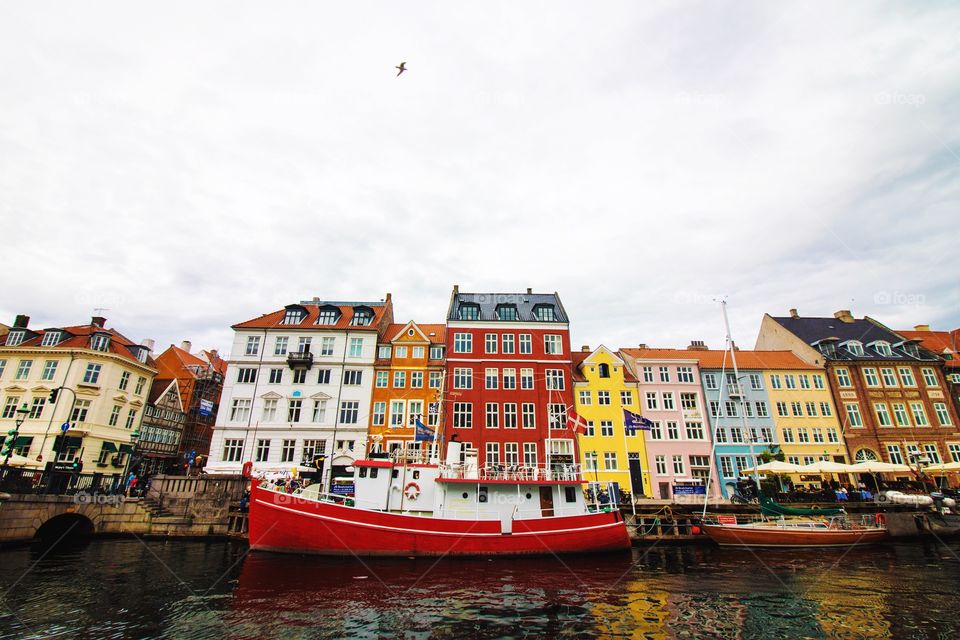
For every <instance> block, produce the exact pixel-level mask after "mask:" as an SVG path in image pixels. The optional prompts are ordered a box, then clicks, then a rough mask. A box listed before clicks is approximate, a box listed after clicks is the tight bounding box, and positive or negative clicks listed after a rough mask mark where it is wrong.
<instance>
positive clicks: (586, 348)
mask: <svg viewBox="0 0 960 640" xmlns="http://www.w3.org/2000/svg"><path fill="white" fill-rule="evenodd" d="M580 351H583V352H584V353H590V345H588V344H585V345H583V346H582V347H580Z"/></svg>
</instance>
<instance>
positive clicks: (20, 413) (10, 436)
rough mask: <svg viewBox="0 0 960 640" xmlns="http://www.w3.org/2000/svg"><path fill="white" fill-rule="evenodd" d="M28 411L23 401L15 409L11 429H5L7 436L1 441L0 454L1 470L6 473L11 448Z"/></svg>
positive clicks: (18, 435)
mask: <svg viewBox="0 0 960 640" xmlns="http://www.w3.org/2000/svg"><path fill="white" fill-rule="evenodd" d="M29 413H30V409H28V408H27V403H26V402H24V403H23V405H22V406H21V407H20V408H19V409H17V411H16V415H17V417H16V421H15V422H14V424H15V425H16V426H14V428H13V429H10V430H9V431H7V437H6V438H5V439H4V441H3V449H2V451H0V455H2V456H3V471H4V473H6V470H7V466H8V465H9V464H10V456H12V455H13V448H14V445H15V444H16V442H17V438H18V437H20V425H22V424H23V421H24V420H26V419H27V415H28V414H29Z"/></svg>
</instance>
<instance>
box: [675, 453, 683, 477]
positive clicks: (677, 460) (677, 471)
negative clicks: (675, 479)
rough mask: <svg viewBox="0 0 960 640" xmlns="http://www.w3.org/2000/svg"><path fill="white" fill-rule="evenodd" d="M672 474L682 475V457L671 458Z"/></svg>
mask: <svg viewBox="0 0 960 640" xmlns="http://www.w3.org/2000/svg"><path fill="white" fill-rule="evenodd" d="M673 473H674V475H678V476H682V475H683V473H684V471H683V456H673Z"/></svg>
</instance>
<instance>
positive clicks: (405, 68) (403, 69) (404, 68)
mask: <svg viewBox="0 0 960 640" xmlns="http://www.w3.org/2000/svg"><path fill="white" fill-rule="evenodd" d="M394 69H400V71H397V76H399V75H400V74H401V73H403V72H404V71H406V70H407V63H406V62H401V63H400V64H399V65H397V66H395V67H394Z"/></svg>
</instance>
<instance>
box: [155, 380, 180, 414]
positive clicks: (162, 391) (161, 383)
mask: <svg viewBox="0 0 960 640" xmlns="http://www.w3.org/2000/svg"><path fill="white" fill-rule="evenodd" d="M176 384H177V381H176V380H174V379H172V378H155V379H154V380H153V384H152V385H151V386H150V395H148V396H147V403H148V404H152V405H156V404H157V401H158V400H160V399H161V398H162V397H163V396H164V395H166V393H167V392H168V391H169V390H170V387H171V386H173V387H174V389H177V390H178V393H177V394H176V395H177V404H179V405H180V408H181V410H182V409H183V403H182V402H180V393H179V389H178V388H177V387H176V386H175V385H176Z"/></svg>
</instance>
